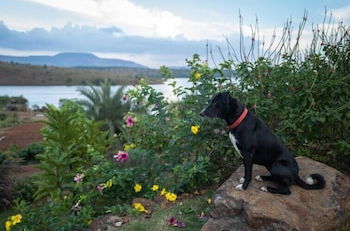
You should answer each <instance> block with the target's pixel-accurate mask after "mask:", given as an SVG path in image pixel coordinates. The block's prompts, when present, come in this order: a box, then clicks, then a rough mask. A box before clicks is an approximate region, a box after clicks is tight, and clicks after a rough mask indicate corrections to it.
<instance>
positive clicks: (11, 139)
mask: <svg viewBox="0 0 350 231" xmlns="http://www.w3.org/2000/svg"><path fill="white" fill-rule="evenodd" d="M43 126H44V124H42V123H38V122H35V123H25V124H21V125H18V126H15V127H11V128H7V129H4V130H3V131H0V150H6V149H7V148H8V147H9V146H10V145H11V144H13V145H16V146H17V147H19V148H24V147H26V146H27V145H29V144H31V143H35V142H39V141H42V139H43V138H42V136H41V134H40V129H41V128H42V127H43Z"/></svg>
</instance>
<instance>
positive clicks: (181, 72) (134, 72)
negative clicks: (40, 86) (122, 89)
mask: <svg viewBox="0 0 350 231" xmlns="http://www.w3.org/2000/svg"><path fill="white" fill-rule="evenodd" d="M75 68H77V69H83V70H98V71H107V72H110V73H118V74H123V75H129V76H133V77H139V76H146V77H149V78H162V73H161V72H160V71H159V69H151V68H137V67H135V68H130V67H75ZM170 71H171V72H172V76H173V77H174V78H188V76H189V74H190V69H188V68H170Z"/></svg>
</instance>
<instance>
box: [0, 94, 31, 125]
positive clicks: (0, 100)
mask: <svg viewBox="0 0 350 231" xmlns="http://www.w3.org/2000/svg"><path fill="white" fill-rule="evenodd" d="M10 103H11V104H24V105H26V104H27V103H28V100H27V99H26V98H24V97H23V96H22V95H21V96H7V95H4V96H0V108H2V107H4V106H6V105H7V104H10ZM1 120H2V119H1Z"/></svg>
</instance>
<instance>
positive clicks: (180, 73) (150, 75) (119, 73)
mask: <svg viewBox="0 0 350 231" xmlns="http://www.w3.org/2000/svg"><path fill="white" fill-rule="evenodd" d="M172 73H173V76H174V77H176V78H178V77H188V75H189V70H187V69H173V70H172ZM161 77H162V75H161V73H160V71H159V70H156V69H148V68H124V67H120V68H115V67H110V68H106V67H104V68H98V67H89V68H86V67H84V68H82V67H77V68H59V67H53V66H45V65H44V66H33V65H24V64H17V63H5V62H0V85H85V84H87V83H88V82H90V83H92V84H99V83H100V82H101V81H102V80H103V79H110V80H111V82H112V84H114V85H129V84H136V83H138V81H139V79H141V78H144V79H145V80H146V81H147V82H148V83H162V79H161Z"/></svg>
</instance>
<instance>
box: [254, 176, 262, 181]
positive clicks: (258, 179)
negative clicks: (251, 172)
mask: <svg viewBox="0 0 350 231" xmlns="http://www.w3.org/2000/svg"><path fill="white" fill-rule="evenodd" d="M255 180H256V181H259V182H261V181H263V179H262V178H261V176H260V175H256V177H255Z"/></svg>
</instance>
